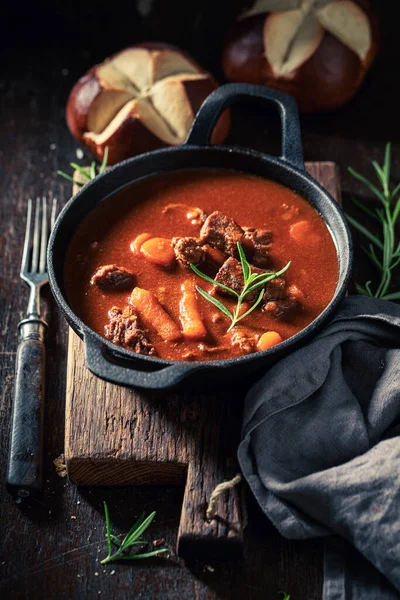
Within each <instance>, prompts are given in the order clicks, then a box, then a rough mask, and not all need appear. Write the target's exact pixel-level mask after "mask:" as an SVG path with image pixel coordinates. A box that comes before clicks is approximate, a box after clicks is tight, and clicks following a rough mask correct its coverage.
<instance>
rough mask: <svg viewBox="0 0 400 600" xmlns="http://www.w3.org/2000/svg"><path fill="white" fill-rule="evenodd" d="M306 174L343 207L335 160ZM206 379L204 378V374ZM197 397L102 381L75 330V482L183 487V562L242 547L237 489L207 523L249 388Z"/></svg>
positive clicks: (69, 396) (71, 388) (71, 390)
mask: <svg viewBox="0 0 400 600" xmlns="http://www.w3.org/2000/svg"><path fill="white" fill-rule="evenodd" d="M306 166H307V170H308V171H309V172H310V174H311V175H312V176H313V177H315V179H317V180H318V181H319V182H320V183H321V184H322V185H323V186H324V187H325V188H326V189H327V190H328V191H329V192H330V193H331V194H332V196H333V197H334V198H336V199H337V200H338V202H340V184H339V176H338V169H337V167H336V165H335V164H334V163H330V162H319V163H308V164H307V165H306ZM205 377H206V375H205ZM225 383H226V388H225V389H224V390H223V391H221V390H218V391H215V390H213V389H212V388H210V389H209V390H206V391H203V392H202V393H199V392H197V391H196V390H195V389H193V390H190V389H189V390H188V391H185V392H184V393H183V392H174V391H168V392H149V391H142V390H131V389H127V388H123V387H119V386H116V385H113V384H111V383H106V382H105V381H103V380H101V379H98V378H97V377H95V376H94V375H92V373H90V371H88V369H87V368H86V366H85V360H84V349H83V344H82V342H81V340H80V339H79V338H78V336H77V335H76V334H75V333H74V332H73V331H72V330H70V333H69V346H68V367H67V393H66V426H65V460H66V466H67V471H68V475H69V477H70V479H71V481H72V482H73V483H75V484H77V485H131V484H132V485H152V484H157V485H159V484H169V485H171V484H177V485H182V486H184V489H185V491H184V498H183V506H182V513H181V520H180V526H179V532H178V543H177V551H178V554H179V555H180V556H182V557H184V558H193V557H195V558H203V559H205V558H206V559H209V560H212V559H233V558H236V557H238V556H240V554H241V552H242V549H243V531H242V516H241V510H240V499H239V493H238V489H237V488H234V489H232V490H230V491H228V492H225V493H224V495H223V496H221V497H220V498H219V499H218V509H217V515H218V516H217V517H216V518H215V519H213V520H212V521H211V522H207V520H206V519H205V511H206V508H207V505H208V501H209V498H210V495H211V493H212V491H213V490H214V488H215V487H216V485H217V484H218V483H220V482H222V481H225V480H227V479H231V478H232V477H234V475H235V474H236V473H237V472H238V465H237V461H236V450H237V446H238V443H239V440H240V427H241V419H242V408H243V398H244V393H245V389H246V388H247V387H248V386H249V385H250V384H251V381H246V382H243V383H244V385H243V388H242V389H238V388H237V386H236V388H235V389H231V388H229V381H227V382H225Z"/></svg>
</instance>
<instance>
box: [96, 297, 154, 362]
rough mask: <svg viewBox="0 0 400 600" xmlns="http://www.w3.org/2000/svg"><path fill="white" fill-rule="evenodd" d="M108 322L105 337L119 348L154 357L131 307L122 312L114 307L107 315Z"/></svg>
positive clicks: (152, 349)
mask: <svg viewBox="0 0 400 600" xmlns="http://www.w3.org/2000/svg"><path fill="white" fill-rule="evenodd" d="M108 316H109V319H110V322H109V323H108V325H106V326H105V328H104V331H105V337H106V338H107V339H108V340H110V341H111V342H113V343H114V344H118V345H120V346H125V347H126V348H129V350H133V352H137V353H138V354H149V355H154V354H155V353H156V351H155V348H154V346H153V345H152V344H151V343H150V342H149V340H148V338H147V336H146V333H145V332H144V331H143V329H141V328H140V321H139V319H138V317H137V315H136V314H135V313H134V310H133V307H132V306H127V307H126V308H125V309H124V310H121V309H120V308H117V307H116V306H114V307H113V308H112V309H111V310H110V311H109V313H108Z"/></svg>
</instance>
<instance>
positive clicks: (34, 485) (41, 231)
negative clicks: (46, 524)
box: [7, 198, 57, 497]
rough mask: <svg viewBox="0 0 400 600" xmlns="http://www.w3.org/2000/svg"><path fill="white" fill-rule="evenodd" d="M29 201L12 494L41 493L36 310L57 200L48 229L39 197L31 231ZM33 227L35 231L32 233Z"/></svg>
mask: <svg viewBox="0 0 400 600" xmlns="http://www.w3.org/2000/svg"><path fill="white" fill-rule="evenodd" d="M32 209H33V207H32V200H31V199H29V200H28V212H27V217H26V230H25V241H24V250H23V255H22V264H21V271H20V276H21V278H22V279H23V280H24V281H25V282H26V283H27V284H28V285H29V286H30V294H29V302H28V310H27V315H26V318H25V319H23V320H22V321H21V322H20V323H19V324H18V331H19V342H18V348H17V356H16V370H15V386H14V400H13V409H12V417H11V434H10V446H9V455H8V466H7V487H8V489H9V491H10V492H11V493H12V494H13V495H16V496H20V497H24V496H29V495H31V494H36V493H40V492H41V491H42V489H43V407H44V396H45V363H46V355H45V347H44V340H45V334H46V330H47V323H46V322H45V321H44V320H43V319H42V317H41V312H40V290H41V288H42V287H43V286H44V285H45V284H46V283H48V275H47V265H46V252H47V242H48V237H49V229H50V230H51V229H52V228H53V226H54V222H55V218H56V212H57V200H56V199H55V198H54V199H53V202H52V208H51V216H50V228H49V226H48V212H49V210H48V206H47V201H46V198H42V199H40V198H37V199H36V206H35V215H34V222H33V227H32V216H33V215H32V213H33V210H32ZM32 229H33V231H32Z"/></svg>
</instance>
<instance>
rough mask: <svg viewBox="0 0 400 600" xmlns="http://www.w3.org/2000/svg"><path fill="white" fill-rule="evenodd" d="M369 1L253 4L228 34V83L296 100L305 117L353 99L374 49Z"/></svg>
mask: <svg viewBox="0 0 400 600" xmlns="http://www.w3.org/2000/svg"><path fill="white" fill-rule="evenodd" d="M377 40H378V27H377V20H376V17H375V16H374V14H373V12H372V8H371V5H370V3H369V2H368V0H256V1H255V2H253V4H252V6H251V8H250V9H249V10H248V11H247V12H246V13H244V14H243V15H241V16H240V17H239V19H238V21H237V22H236V24H235V25H234V26H233V28H232V29H231V30H230V32H229V33H228V36H227V39H226V43H225V46H224V52H223V58H222V66H223V70H224V73H225V76H226V78H227V79H228V80H230V81H242V82H247V83H256V84H259V85H264V86H267V87H271V88H275V89H279V90H282V91H284V92H287V93H289V94H291V95H292V96H294V97H295V99H296V100H297V102H298V105H299V109H300V111H301V112H303V113H312V112H319V111H329V110H334V109H336V108H339V107H341V106H343V105H344V104H345V103H346V102H348V101H349V100H350V99H351V98H352V97H353V96H354V94H355V93H356V91H357V90H358V88H359V87H360V85H361V83H362V82H363V80H364V77H365V75H366V73H367V71H368V69H369V68H370V66H371V64H372V62H373V60H374V58H375V56H376V53H377V47H378V42H377Z"/></svg>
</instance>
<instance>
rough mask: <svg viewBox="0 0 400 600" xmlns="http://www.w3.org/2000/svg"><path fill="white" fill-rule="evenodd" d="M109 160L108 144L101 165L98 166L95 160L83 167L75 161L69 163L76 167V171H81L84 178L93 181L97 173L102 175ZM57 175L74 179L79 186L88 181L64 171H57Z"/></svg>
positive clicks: (70, 179) (73, 181)
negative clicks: (78, 178) (80, 179)
mask: <svg viewBox="0 0 400 600" xmlns="http://www.w3.org/2000/svg"><path fill="white" fill-rule="evenodd" d="M107 161H108V146H106V148H105V150H104V156H103V161H102V163H101V165H100V167H96V163H95V161H93V162H92V163H91V164H90V167H81V166H80V165H78V164H77V163H74V162H72V163H69V164H70V165H71V167H72V168H73V169H75V170H76V171H79V173H80V174H81V175H82V177H83V178H84V179H87V181H91V180H92V179H94V178H95V177H97V175H101V174H102V173H104V171H105V170H106V168H107ZM57 175H61V177H64V179H68V181H72V183H76V185H79V187H82V186H83V185H85V183H86V182H85V181H77V180H76V179H74V178H73V177H71V175H68V173H64V171H57Z"/></svg>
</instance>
